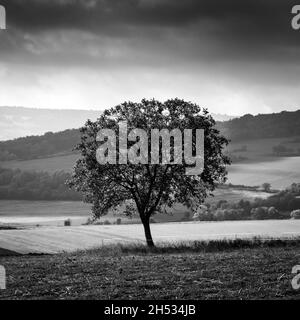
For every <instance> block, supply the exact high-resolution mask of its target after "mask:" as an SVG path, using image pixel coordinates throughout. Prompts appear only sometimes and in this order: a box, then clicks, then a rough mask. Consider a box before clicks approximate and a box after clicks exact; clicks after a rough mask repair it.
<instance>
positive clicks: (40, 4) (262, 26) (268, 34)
mask: <svg viewBox="0 0 300 320" xmlns="http://www.w3.org/2000/svg"><path fill="white" fill-rule="evenodd" d="M293 2H294V1H293V0H256V1H253V0H243V1H241V0H219V1H216V0H202V1H199V0H185V1H178V0H173V1H172V0H48V1H47V0H26V1H23V0H2V3H3V5H4V6H5V7H6V9H7V16H8V17H7V23H8V28H10V29H11V30H18V32H19V33H25V32H27V33H28V32H29V33H31V34H36V33H45V32H59V31H63V30H76V31H84V32H89V33H92V34H94V35H98V36H101V37H111V38H121V39H123V41H124V40H127V39H133V40H135V39H137V38H139V39H142V40H140V44H142V45H143V47H147V43H151V45H153V50H162V51H164V47H163V43H170V44H171V42H172V41H173V43H176V38H178V39H182V41H181V42H182V43H183V45H185V47H186V48H188V50H187V52H183V54H185V55H187V56H189V55H192V56H193V55H196V56H197V54H198V52H199V51H201V52H202V53H203V54H204V55H205V54H206V55H207V57H214V56H217V57H219V55H220V58H221V56H222V55H223V57H224V58H226V57H232V58H234V59H244V60H245V59H247V58H249V59H252V58H253V59H256V58H261V59H262V58H263V57H261V55H262V54H265V55H267V58H268V59H276V58H279V57H280V56H282V55H283V56H288V57H289V59H292V60H293V59H296V60H297V55H295V54H293V53H291V50H290V48H298V47H300V41H299V40H300V39H299V38H300V36H299V32H298V33H297V32H295V31H294V30H292V28H291V8H292V7H293V5H294V3H293ZM16 35H17V32H15V33H14V34H11V35H10V37H11V38H13V37H14V36H16ZM19 38H20V36H19ZM21 38H22V36H21ZM24 41H25V42H26V39H25V40H24ZM24 41H23V42H24ZM188 41H190V42H188ZM133 42H134V45H136V44H137V42H136V41H133ZM21 43H22V41H21ZM203 43H207V44H208V47H209V46H210V45H211V44H212V43H213V44H214V47H215V46H217V48H216V49H217V50H218V53H216V52H214V51H212V52H207V53H205V50H203ZM13 47H14V39H9V40H8V39H6V41H5V39H4V40H3V41H2V49H3V50H5V48H7V50H13ZM137 47H138V48H139V45H138V46H137ZM21 49H22V48H21ZM183 51H184V50H183ZM293 52H295V51H293ZM297 54H298V52H297Z"/></svg>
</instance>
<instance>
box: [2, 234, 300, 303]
mask: <svg viewBox="0 0 300 320" xmlns="http://www.w3.org/2000/svg"><path fill="white" fill-rule="evenodd" d="M299 249H300V239H295V240H289V241H282V240H270V241H263V240H260V239H254V240H251V241H250V240H233V241H224V240H223V241H210V242H188V243H178V244H171V243H169V244H167V243H165V244H161V245H159V246H158V247H157V248H155V249H152V250H150V249H148V248H147V247H145V246H143V245H126V246H125V245H115V246H107V247H102V248H99V249H94V250H89V251H78V252H75V253H72V254H59V255H52V256H50V255H49V256H47V255H46V256H19V257H1V258H0V264H1V265H3V266H5V268H6V272H7V290H4V291H0V298H2V299H299V298H300V292H299V291H296V290H293V289H292V287H291V284H290V281H291V279H292V274H291V270H292V267H293V266H294V265H297V264H299V263H300V261H299V260H300V255H299Z"/></svg>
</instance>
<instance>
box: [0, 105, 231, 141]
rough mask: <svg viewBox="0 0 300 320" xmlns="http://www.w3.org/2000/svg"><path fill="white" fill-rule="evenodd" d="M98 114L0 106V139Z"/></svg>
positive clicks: (63, 125)
mask: <svg viewBox="0 0 300 320" xmlns="http://www.w3.org/2000/svg"><path fill="white" fill-rule="evenodd" d="M100 114H101V111H100V110H99V111H98V110H63V109H62V110H55V109H35V108H23V107H0V128H1V131H0V141H4V140H11V139H15V138H19V137H25V136H32V135H42V134H44V133H46V132H49V131H52V132H58V131H63V130H66V129H71V128H79V127H81V126H82V125H83V124H84V123H85V121H86V120H87V119H91V120H93V121H95V120H96V119H97V118H98V117H99V115H100ZM213 117H214V119H216V120H217V121H226V120H230V119H232V118H234V117H232V116H228V115H223V114H213Z"/></svg>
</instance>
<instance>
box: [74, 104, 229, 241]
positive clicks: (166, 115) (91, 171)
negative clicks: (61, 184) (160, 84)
mask: <svg viewBox="0 0 300 320" xmlns="http://www.w3.org/2000/svg"><path fill="white" fill-rule="evenodd" d="M124 121H126V122H127V130H128V132H130V130H133V129H136V128H140V129H143V130H144V131H146V132H147V133H148V136H149V137H150V136H151V129H153V128H156V129H159V130H162V129H168V130H169V132H171V131H172V130H173V129H179V130H181V131H182V132H183V131H184V129H193V130H194V131H195V130H196V129H203V130H204V155H203V156H204V170H203V171H202V173H201V174H200V175H187V174H186V169H187V168H190V167H191V164H189V163H187V162H186V161H185V160H183V162H182V163H181V164H172V163H167V164H161V163H160V164H153V163H151V160H150V158H149V160H148V162H147V163H139V164H132V163H130V162H128V163H127V164H118V162H117V164H110V163H106V164H101V165H100V164H99V163H98V162H97V159H96V152H97V149H98V147H99V145H100V143H99V142H98V141H97V134H98V132H99V131H100V130H101V129H111V130H113V131H114V132H115V133H116V136H117V138H119V136H118V134H119V125H120V124H121V123H122V122H124ZM80 132H81V143H80V144H79V145H78V146H77V149H78V150H79V151H80V153H81V157H80V159H79V160H78V161H77V163H76V166H75V168H74V172H73V175H72V179H71V180H70V181H69V185H70V186H71V187H75V189H76V190H77V191H80V192H82V193H83V194H84V199H85V201H86V202H90V203H92V204H93V209H92V210H93V215H94V217H96V218H97V217H100V216H102V215H105V214H107V213H108V211H109V210H110V209H114V208H116V207H118V206H120V205H122V204H124V203H127V204H128V205H129V206H131V207H135V208H136V210H137V212H138V214H139V216H140V218H141V221H142V223H143V225H144V230H145V236H146V240H147V244H148V245H149V246H153V245H154V243H153V240H152V236H151V231H150V225H149V220H150V217H151V216H152V215H154V214H155V213H157V212H162V211H164V210H165V209H166V208H167V207H172V205H173V204H174V203H183V204H185V205H187V206H188V207H190V208H192V209H195V210H196V208H197V206H198V205H200V204H201V203H202V202H203V201H204V199H205V198H206V197H207V195H208V194H209V193H211V192H212V191H213V190H214V189H215V187H216V184H218V183H223V182H225V180H226V174H227V172H226V165H228V164H229V163H230V161H229V159H228V157H227V156H226V155H224V153H223V150H224V147H225V146H226V145H227V144H228V141H227V139H226V138H225V137H223V136H222V135H220V133H219V131H218V130H217V129H216V128H215V121H214V119H213V118H212V117H211V116H210V115H209V113H208V111H207V110H206V109H202V108H200V107H199V106H198V105H196V104H193V103H190V102H186V101H184V100H180V99H177V98H176V99H171V100H168V101H166V102H164V103H161V102H159V101H156V100H145V99H144V100H142V101H141V102H139V103H133V102H125V103H122V104H120V105H118V106H116V107H114V108H111V109H108V110H105V111H104V112H103V114H102V115H101V116H100V117H99V118H98V119H97V121H95V122H92V121H90V120H88V121H87V122H86V124H85V126H84V127H83V128H81V130H80ZM137 141H138V138H137ZM192 141H193V152H195V149H196V144H197V141H196V138H195V135H193V140H192ZM160 143H161V142H160ZM118 144H119V140H118V139H117V145H116V147H117V148H116V149H117V160H119V159H120V157H121V155H120V150H119V149H118V147H119V145H118ZM133 144H134V142H131V143H129V144H128V146H129V147H130V146H132V145H133ZM150 145H151V142H150V141H149V149H150ZM182 145H184V141H183V144H182ZM170 147H171V153H172V154H173V155H174V150H175V148H176V146H175V144H174V139H173V140H172V138H171V143H170ZM149 151H150V150H149ZM181 152H182V153H183V152H184V150H183V148H182V149H181ZM160 157H161V158H162V154H160ZM173 160H174V159H173ZM127 212H132V210H127Z"/></svg>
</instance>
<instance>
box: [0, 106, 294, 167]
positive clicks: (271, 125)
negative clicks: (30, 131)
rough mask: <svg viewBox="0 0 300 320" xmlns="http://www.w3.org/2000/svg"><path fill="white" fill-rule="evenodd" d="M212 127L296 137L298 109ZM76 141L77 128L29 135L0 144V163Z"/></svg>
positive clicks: (240, 134)
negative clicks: (40, 134)
mask: <svg viewBox="0 0 300 320" xmlns="http://www.w3.org/2000/svg"><path fill="white" fill-rule="evenodd" d="M216 127H217V128H218V129H219V130H220V131H221V133H222V134H223V135H225V136H226V137H227V138H229V139H232V140H233V141H235V142H236V141H243V140H249V139H260V138H282V137H291V136H298V135H299V136H300V110H298V111H295V112H287V111H283V112H281V113H274V114H262V115H257V116H253V115H250V114H248V115H245V116H243V117H241V118H236V119H233V120H229V121H224V122H217V123H216ZM79 141H80V133H79V130H78V129H72V130H65V131H61V132H57V133H52V132H47V133H45V134H44V135H42V136H30V137H25V138H18V139H14V140H9V141H3V142H0V161H8V160H30V159H36V158H43V157H47V156H51V155H54V154H59V153H69V152H72V150H73V148H74V146H75V145H76V144H78V143H79Z"/></svg>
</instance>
